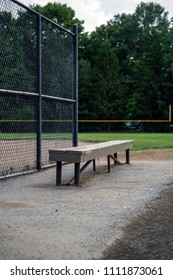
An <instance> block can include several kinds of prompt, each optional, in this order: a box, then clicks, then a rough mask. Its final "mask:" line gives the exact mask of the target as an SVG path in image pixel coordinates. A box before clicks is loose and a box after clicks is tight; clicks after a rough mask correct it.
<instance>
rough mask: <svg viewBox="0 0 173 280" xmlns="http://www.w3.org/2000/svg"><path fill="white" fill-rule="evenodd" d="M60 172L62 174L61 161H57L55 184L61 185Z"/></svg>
mask: <svg viewBox="0 0 173 280" xmlns="http://www.w3.org/2000/svg"><path fill="white" fill-rule="evenodd" d="M61 174H62V162H61V161H57V163H56V185H57V186H59V185H61Z"/></svg>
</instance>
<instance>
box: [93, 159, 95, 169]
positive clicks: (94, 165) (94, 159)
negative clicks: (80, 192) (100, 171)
mask: <svg viewBox="0 0 173 280" xmlns="http://www.w3.org/2000/svg"><path fill="white" fill-rule="evenodd" d="M93 171H96V160H95V159H93Z"/></svg>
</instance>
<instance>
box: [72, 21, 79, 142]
mask: <svg viewBox="0 0 173 280" xmlns="http://www.w3.org/2000/svg"><path fill="white" fill-rule="evenodd" d="M73 33H74V37H73V52H74V60H73V61H74V62H73V71H74V83H73V84H74V86H73V98H74V100H75V102H74V107H73V146H78V27H77V25H76V24H74V25H73Z"/></svg>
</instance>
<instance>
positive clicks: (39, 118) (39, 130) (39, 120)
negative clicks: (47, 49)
mask: <svg viewBox="0 0 173 280" xmlns="http://www.w3.org/2000/svg"><path fill="white" fill-rule="evenodd" d="M41 67H42V65H41V15H37V92H38V97H37V122H36V123H37V169H38V170H41V168H42V163H41V133H42V113H41V111H42V108H41V102H42V98H41V96H42V76H41Z"/></svg>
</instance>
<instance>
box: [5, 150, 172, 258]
mask: <svg viewBox="0 0 173 280" xmlns="http://www.w3.org/2000/svg"><path fill="white" fill-rule="evenodd" d="M165 153H166V152H165V151H164V153H163V151H162V155H163V157H162V158H161V151H156V152H153V151H151V152H147V151H146V153H143V154H142V153H140V152H137V153H135V152H133V153H131V154H132V159H131V164H130V165H116V166H112V168H111V173H107V168H106V162H104V160H99V161H98V162H97V171H96V172H94V173H93V172H92V170H91V167H90V168H88V169H87V170H86V171H85V173H84V174H83V175H82V178H81V183H82V187H74V186H60V187H56V186H55V168H51V169H48V170H45V171H43V172H41V173H35V174H32V175H27V176H22V177H18V178H15V179H14V178H13V179H8V180H3V181H0V193H1V196H0V259H19V260H20V259H61V260H65V259H71V260H73V259H100V258H101V259H102V258H105V259H111V258H112V259H121V258H123V256H124V257H125V258H126V259H127V258H129V259H135V256H136V258H143V256H144V257H145V258H147V256H148V258H152V256H151V254H149V252H148V255H147V256H145V254H144V253H146V254H147V250H146V246H145V242H146V240H148V241H152V240H153V233H152V231H151V234H149V233H148V232H149V229H148V230H147V229H146V232H145V234H143V229H142V227H140V225H141V223H142V225H143V226H144V228H145V227H146V224H147V225H149V226H150V229H151V228H153V223H154V226H155V227H156V229H155V231H157V226H158V225H160V224H162V221H164V220H167V221H168V222H169V223H170V219H167V218H165V219H164V217H165V216H162V220H160V218H158V219H156V214H157V212H154V211H155V210H152V209H154V208H152V207H154V206H156V209H157V207H158V205H156V204H155V203H157V202H158V201H160V200H161V197H162V195H163V194H164V193H165V192H168V191H169V190H170V189H171V187H170V186H169V184H170V183H171V182H173V160H171V159H170V158H169V156H170V154H171V153H172V150H171V151H167V156H165ZM155 154H157V159H158V157H159V156H160V159H159V160H155ZM171 158H173V157H171ZM72 176H73V167H72V165H66V166H64V167H63V178H64V183H66V182H68V180H69V179H71V177H72ZM160 195H161V196H160ZM168 197H169V195H168ZM165 199H166V198H165ZM151 201H153V202H151ZM163 205H165V203H164V204H162V206H163ZM166 205H167V206H169V207H168V209H169V208H170V205H172V204H171V203H170V204H166ZM168 209H167V210H168ZM147 211H149V212H147ZM171 212H172V210H171ZM149 213H150V218H151V215H153V216H152V220H151V223H150V219H149V220H146V218H145V219H144V216H143V215H145V217H147V216H149ZM160 213H161V212H160ZM164 213H167V211H166V208H165V212H164ZM165 215H166V214H165ZM158 217H159V216H158ZM160 221H161V222H160ZM139 222H140V224H139ZM136 223H138V226H137V227H136V226H135V225H136ZM165 227H166V225H165V224H164V228H165ZM129 229H130V230H131V233H132V234H130V235H129V232H128V230H129ZM170 229H172V228H170V227H168V228H167V232H168V233H169V232H170ZM138 232H139V234H138ZM162 233H163V234H162V238H164V239H165V243H164V244H168V243H169V244H172V243H171V242H172V241H169V238H168V236H166V235H165V234H164V232H162ZM133 234H136V235H135V238H133ZM171 234H172V232H171V233H170V235H169V236H171ZM144 235H146V239H144ZM134 239H135V240H137V241H136V243H135V242H133V240H134ZM141 240H143V243H142V241H141ZM125 241H126V242H125ZM157 242H158V240H156V243H155V244H156V245H158V243H157ZM153 244H154V243H153ZM150 245H151V244H150ZM137 246H139V249H138V247H137ZM165 246H166V245H165ZM171 246H172V245H171ZM118 248H119V251H118ZM153 248H154V245H153ZM132 252H133V253H134V254H132ZM137 252H138V253H139V254H137ZM125 253H126V254H125ZM150 253H151V252H150ZM171 254H172V253H171V252H170V251H169V254H167V255H166V254H165V255H162V254H160V255H159V256H160V258H161V259H162V258H163V259H164V258H166V257H167V258H168V255H169V257H172V255H171ZM154 256H158V253H157V254H155V255H154Z"/></svg>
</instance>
